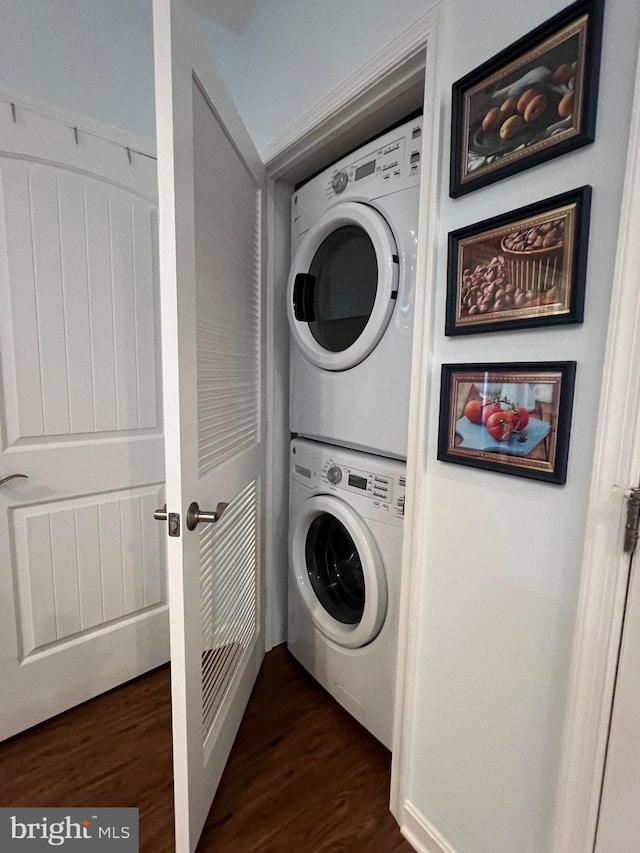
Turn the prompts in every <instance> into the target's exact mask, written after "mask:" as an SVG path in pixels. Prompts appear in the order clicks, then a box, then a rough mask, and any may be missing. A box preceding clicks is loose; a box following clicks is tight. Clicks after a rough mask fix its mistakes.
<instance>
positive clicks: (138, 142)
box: [0, 86, 156, 159]
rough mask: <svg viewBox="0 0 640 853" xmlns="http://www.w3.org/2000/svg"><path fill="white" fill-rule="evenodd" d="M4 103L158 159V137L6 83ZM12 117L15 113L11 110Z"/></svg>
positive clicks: (2, 91)
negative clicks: (36, 95)
mask: <svg viewBox="0 0 640 853" xmlns="http://www.w3.org/2000/svg"><path fill="white" fill-rule="evenodd" d="M0 103H4V104H6V106H7V110H9V111H10V109H11V104H15V108H16V113H17V112H19V111H20V110H29V112H32V113H37V114H38V115H40V116H42V117H43V118H46V119H49V120H50V121H53V122H56V124H62V125H64V126H65V127H68V128H69V129H70V130H73V129H74V128H77V129H78V131H79V132H82V133H88V134H90V135H91V136H97V137H99V138H100V139H105V140H106V141H108V142H113V143H115V144H116V145H120V146H122V147H123V148H129V149H130V150H131V151H135V152H136V153H138V154H144V155H145V156H146V157H152V158H153V159H155V158H156V142H155V139H151V138H150V137H148V136H140V135H138V134H137V133H131V132H130V131H128V130H123V129H122V128H119V127H114V126H113V125H111V124H107V123H106V122H102V121H98V120H97V119H93V118H90V117H89V116H86V115H81V114H80V113H74V112H71V111H70V110H66V109H64V108H63V107H58V106H56V105H55V104H51V103H49V102H47V101H40V100H38V99H37V98H32V97H30V96H29V95H24V94H23V93H22V92H17V91H15V90H13V89H6V88H4V87H3V86H0ZM9 116H11V113H10V112H9Z"/></svg>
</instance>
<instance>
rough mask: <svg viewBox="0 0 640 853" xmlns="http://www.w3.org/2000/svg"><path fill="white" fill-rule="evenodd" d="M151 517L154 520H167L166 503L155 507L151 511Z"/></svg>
mask: <svg viewBox="0 0 640 853" xmlns="http://www.w3.org/2000/svg"><path fill="white" fill-rule="evenodd" d="M153 517H154V518H155V520H156V521H166V520H167V505H166V504H163V505H162V506H161V507H160V509H156V510H154V512H153Z"/></svg>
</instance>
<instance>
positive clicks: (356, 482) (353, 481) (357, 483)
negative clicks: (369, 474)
mask: <svg viewBox="0 0 640 853" xmlns="http://www.w3.org/2000/svg"><path fill="white" fill-rule="evenodd" d="M348 482H349V485H350V486H353V487H354V488H356V489H364V491H365V492H366V490H367V478H366V477H358V476H357V474H349V480H348Z"/></svg>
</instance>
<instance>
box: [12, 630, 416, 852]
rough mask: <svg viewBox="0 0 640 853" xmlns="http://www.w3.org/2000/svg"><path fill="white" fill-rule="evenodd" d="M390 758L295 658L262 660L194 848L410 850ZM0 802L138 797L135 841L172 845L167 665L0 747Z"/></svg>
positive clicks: (130, 802) (147, 848) (80, 802)
mask: <svg viewBox="0 0 640 853" xmlns="http://www.w3.org/2000/svg"><path fill="white" fill-rule="evenodd" d="M389 765H390V756H389V753H388V752H387V750H386V749H384V747H382V746H381V745H380V744H379V743H378V742H377V741H376V740H375V739H374V738H372V737H371V736H370V735H369V734H368V733H367V732H366V731H365V730H364V729H363V728H362V727H361V726H359V725H358V724H357V723H356V722H355V721H354V720H353V719H352V718H351V717H350V716H349V715H348V714H347V713H346V712H345V711H343V710H342V708H340V706H339V705H337V703H335V702H333V700H332V699H331V698H330V697H329V696H328V695H327V694H326V693H325V692H324V691H323V690H322V689H321V688H320V687H319V686H318V685H317V684H316V682H315V681H313V679H312V678H310V677H309V676H308V675H307V673H306V672H304V670H303V669H302V668H301V667H299V666H298V664H297V663H296V662H295V661H294V660H293V658H292V657H291V656H290V655H289V654H288V652H287V651H286V648H285V647H284V646H280V647H278V648H277V649H274V650H273V651H272V652H270V653H269V654H268V655H267V656H266V657H265V661H264V664H263V666H262V669H261V671H260V675H259V676H258V681H257V684H256V687H255V690H254V692H253V695H252V697H251V701H250V703H249V707H248V709H247V713H246V715H245V718H244V720H243V722H242V726H241V728H240V731H239V733H238V737H237V739H236V742H235V744H234V747H233V750H232V753H231V757H230V759H229V763H228V765H227V769H226V771H225V774H224V776H223V778H222V782H221V784H220V787H219V789H218V794H217V796H216V799H215V801H214V804H213V807H212V809H211V812H210V813H209V817H208V820H207V823H206V825H205V828H204V832H203V834H202V839H201V841H200V844H199V846H198V853H218V851H219V853H254V851H255V853H258V851H260V853H285V851H286V853H410V851H411V850H412V848H411V847H410V845H409V844H408V843H407V842H406V841H405V840H404V839H403V838H402V836H401V835H400V832H399V830H398V827H397V825H396V823H395V821H394V820H393V818H392V816H391V814H390V813H389V811H388V795H389ZM0 806H42V807H46V806H69V807H71V806H77V807H85V806H86V807H88V806H137V807H138V808H139V809H140V839H141V842H140V850H141V851H143V853H170V851H172V850H173V813H172V809H173V799H172V772H171V720H170V698H169V669H168V667H163V668H162V669H160V670H156V671H155V672H153V673H151V674H150V675H147V676H144V677H143V678H140V679H138V680H137V681H135V682H132V683H130V684H127V685H124V686H123V687H120V688H118V689H116V690H113V691H112V692H111V693H108V694H106V695H104V696H101V697H99V698H97V699H94V700H92V701H91V702H87V703H86V704H84V705H81V706H80V707H78V708H74V709H73V710H71V711H68V712H67V713H66V714H62V715H61V716H59V717H56V718H55V719H53V720H50V721H49V722H47V723H44V724H42V725H41V726H38V727H36V728H34V729H31V730H30V731H28V732H26V733H25V734H22V735H19V736H18V737H15V738H13V739H11V740H9V741H6V742H5V743H3V744H0Z"/></svg>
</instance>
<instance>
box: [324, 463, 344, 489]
mask: <svg viewBox="0 0 640 853" xmlns="http://www.w3.org/2000/svg"><path fill="white" fill-rule="evenodd" d="M341 479H342V471H341V470H340V468H338V466H337V465H332V466H331V468H329V470H328V471H327V480H328V481H329V482H330V483H331V484H332V485H334V486H335V485H336V484H337V483H339V482H340V480H341Z"/></svg>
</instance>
